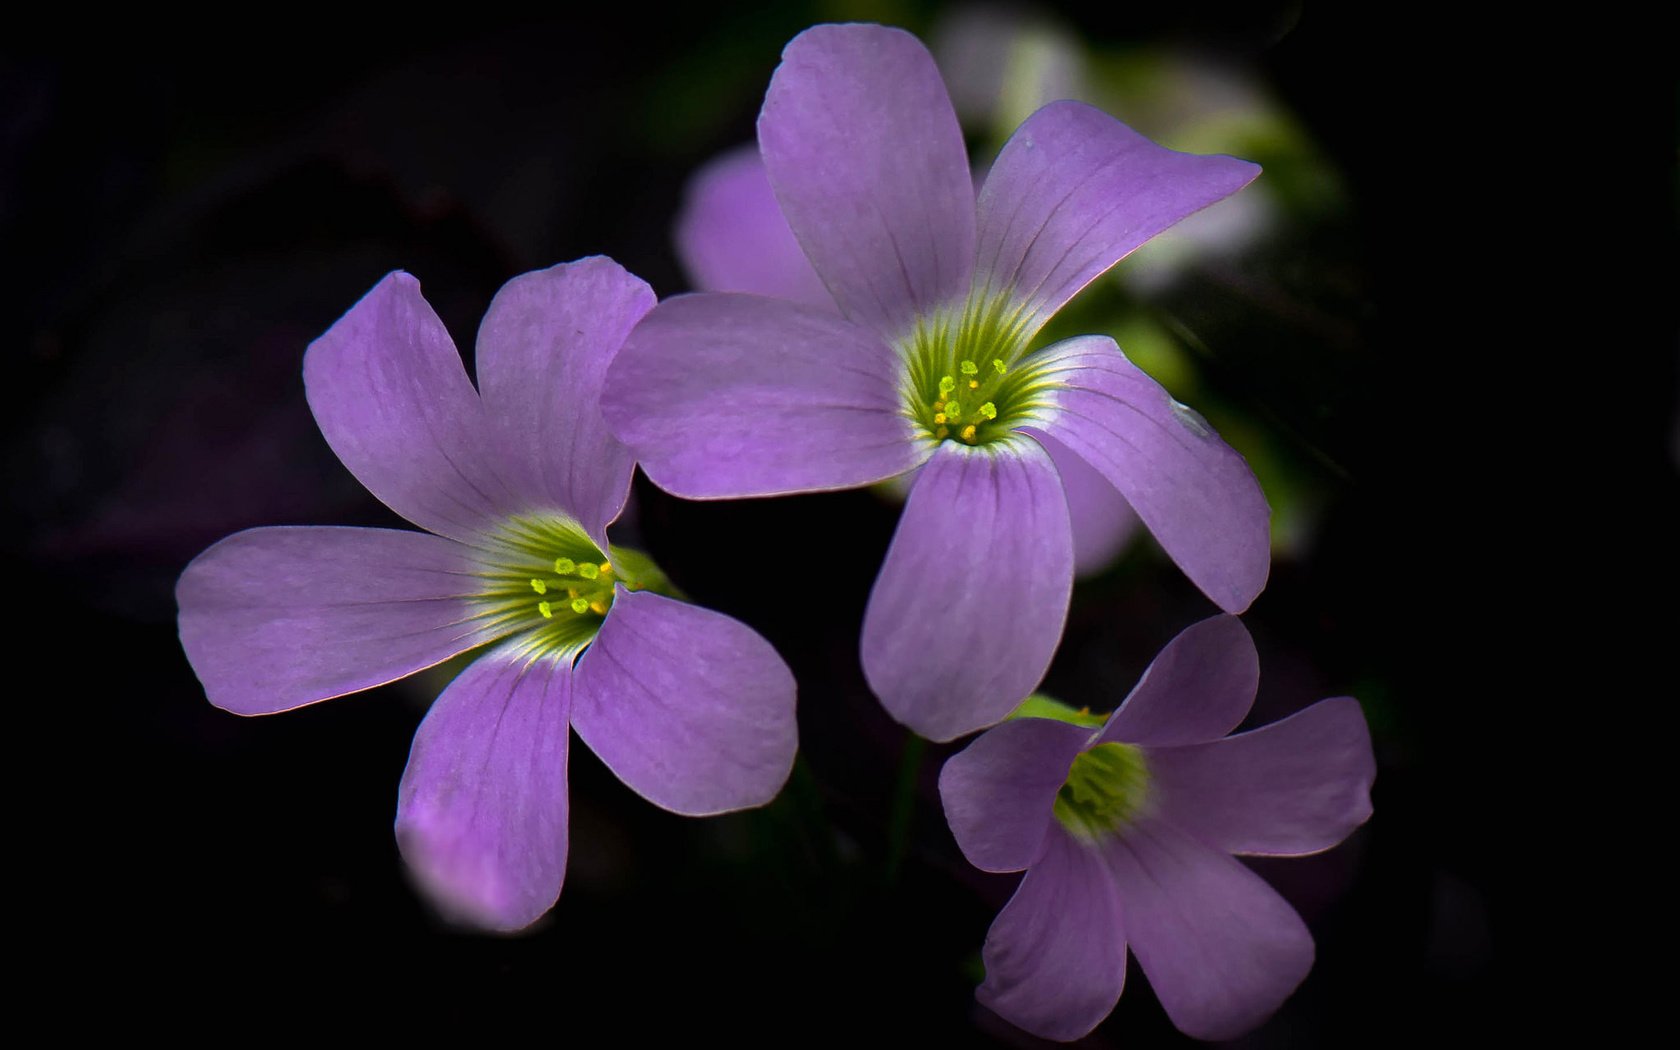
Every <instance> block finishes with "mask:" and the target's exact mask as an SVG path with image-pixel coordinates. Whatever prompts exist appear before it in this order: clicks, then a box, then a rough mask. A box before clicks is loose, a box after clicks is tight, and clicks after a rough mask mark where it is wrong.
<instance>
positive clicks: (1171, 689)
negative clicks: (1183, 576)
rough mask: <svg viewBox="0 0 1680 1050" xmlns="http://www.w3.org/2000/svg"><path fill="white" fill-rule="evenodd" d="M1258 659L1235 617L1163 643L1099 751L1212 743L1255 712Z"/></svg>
mask: <svg viewBox="0 0 1680 1050" xmlns="http://www.w3.org/2000/svg"><path fill="white" fill-rule="evenodd" d="M1259 688H1260V654H1259V653H1257V652H1255V650H1254V639H1253V638H1251V637H1249V634H1248V628H1246V627H1244V626H1243V624H1242V621H1241V620H1239V619H1237V618H1236V617H1235V616H1210V617H1208V618H1207V619H1206V620H1203V621H1201V622H1200V623H1194V624H1191V625H1190V626H1189V627H1186V628H1185V629H1184V630H1182V631H1180V632H1179V633H1178V636H1177V637H1176V638H1174V639H1173V640H1172V641H1170V642H1168V643H1167V645H1166V648H1164V649H1162V650H1161V651H1160V652H1159V653H1157V654H1156V656H1155V659H1153V660H1151V661H1150V662H1149V666H1148V667H1147V668H1145V669H1144V672H1143V677H1142V678H1141V679H1139V680H1138V684H1137V685H1136V686H1135V687H1134V688H1133V689H1132V692H1131V695H1129V696H1127V697H1126V700H1125V702H1124V703H1123V704H1121V705H1120V709H1119V710H1118V711H1115V712H1114V714H1112V715H1110V716H1109V719H1108V723H1107V724H1106V725H1104V726H1103V729H1102V733H1101V735H1100V736H1099V737H1098V742H1099V743H1105V744H1106V743H1128V744H1147V745H1149V746H1151V747H1169V746H1172V745H1175V744H1201V743H1205V742H1207V741H1209V740H1218V739H1219V738H1220V737H1222V736H1224V735H1225V734H1226V733H1229V732H1230V731H1231V730H1233V729H1235V728H1236V727H1237V724H1238V723H1239V722H1241V721H1242V720H1243V718H1245V717H1246V716H1247V715H1248V709H1249V708H1250V707H1252V706H1254V693H1255V691H1256V690H1257V689H1259Z"/></svg>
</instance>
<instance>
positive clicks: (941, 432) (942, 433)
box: [933, 427, 951, 441]
mask: <svg viewBox="0 0 1680 1050" xmlns="http://www.w3.org/2000/svg"><path fill="white" fill-rule="evenodd" d="M950 433H951V428H950V427H940V428H939V429H938V430H935V431H934V432H933V436H934V438H935V439H936V440H939V441H943V440H945V438H947V437H948V436H950Z"/></svg>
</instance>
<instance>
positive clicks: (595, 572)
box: [577, 562, 601, 580]
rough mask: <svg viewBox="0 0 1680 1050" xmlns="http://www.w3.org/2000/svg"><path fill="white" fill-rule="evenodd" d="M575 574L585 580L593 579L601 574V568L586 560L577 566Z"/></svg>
mask: <svg viewBox="0 0 1680 1050" xmlns="http://www.w3.org/2000/svg"><path fill="white" fill-rule="evenodd" d="M577 574H578V575H579V576H582V577H583V578H584V579H586V580H593V579H594V578H595V577H597V576H599V575H601V570H600V569H597V568H596V567H595V566H593V565H591V564H589V563H588V562H584V563H583V564H582V565H579V566H578V567H577Z"/></svg>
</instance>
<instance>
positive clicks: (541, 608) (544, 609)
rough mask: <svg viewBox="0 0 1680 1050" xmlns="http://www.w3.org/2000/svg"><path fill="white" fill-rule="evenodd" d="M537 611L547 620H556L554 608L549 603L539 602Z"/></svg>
mask: <svg viewBox="0 0 1680 1050" xmlns="http://www.w3.org/2000/svg"><path fill="white" fill-rule="evenodd" d="M537 611H538V612H540V613H542V614H543V619H545V620H552V619H554V607H553V606H552V605H550V604H548V603H547V602H538V603H537Z"/></svg>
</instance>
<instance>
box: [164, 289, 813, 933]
mask: <svg viewBox="0 0 1680 1050" xmlns="http://www.w3.org/2000/svg"><path fill="white" fill-rule="evenodd" d="M653 303H654V296H653V292H652V291H651V289H649V288H648V286H647V285H646V284H644V283H643V282H642V281H641V280H639V279H637V278H636V277H634V276H632V275H631V274H629V273H628V272H626V271H625V270H624V269H623V268H622V267H620V266H619V265H618V264H617V263H614V262H613V261H612V260H610V259H607V258H604V257H594V258H589V259H583V260H580V261H578V262H574V263H567V264H563V265H560V266H555V267H553V268H551V269H548V270H542V271H538V272H536V273H531V274H526V275H524V276H522V277H518V278H516V279H514V280H513V281H510V282H509V283H508V284H507V285H506V286H504V287H503V288H502V289H501V291H500V292H498V293H497V295H496V298H495V300H494V301H493V302H492V303H491V304H490V309H489V312H488V313H487V314H486V315H485V318H484V321H483V323H482V325H481V326H480V328H479V332H478V345H477V369H478V379H479V388H478V389H477V390H475V389H474V387H473V384H472V381H471V380H470V379H468V378H467V374H466V371H465V369H464V368H463V366H462V362H461V356H460V354H459V353H458V352H457V351H456V349H455V346H454V343H453V342H452V341H451V340H450V338H449V334H448V332H447V331H445V329H444V327H443V324H442V322H440V321H439V320H438V318H437V315H436V314H435V313H433V312H432V309H431V307H430V306H429V305H428V304H427V303H426V301H425V299H423V298H422V297H421V294H420V286H419V283H418V282H417V281H415V280H414V278H412V277H410V276H409V275H407V274H405V273H393V274H391V275H389V276H387V277H386V278H385V279H384V280H382V281H381V282H380V283H379V284H378V285H377V286H375V287H374V289H373V290H372V291H371V292H369V293H368V294H367V295H366V296H364V297H363V298H362V300H361V301H360V302H358V303H357V304H356V305H355V306H354V307H352V308H351V310H350V312H349V313H347V314H345V315H344V317H343V318H341V319H340V320H339V321H338V322H337V323H336V324H334V325H333V327H332V328H331V329H330V330H329V331H328V332H327V333H326V334H325V335H323V336H321V337H320V338H319V339H317V340H316V341H315V342H314V343H312V344H311V345H310V347H309V350H308V352H307V354H306V355H305V357H304V368H303V371H304V384H305V387H306V390H307V393H308V396H309V404H310V408H311V409H312V410H313V412H314V414H315V419H316V422H317V423H318V424H319V425H320V427H321V432H322V434H323V435H324V436H325V437H326V439H327V443H328V444H329V445H331V446H332V449H333V451H334V452H335V453H337V454H338V457H339V459H340V460H342V461H343V463H344V465H345V466H346V467H348V468H349V469H350V472H351V473H352V474H354V475H355V476H356V477H357V479H358V480H360V481H361V482H362V483H363V484H364V485H366V486H367V488H368V490H369V491H370V492H372V493H373V494H374V495H375V496H377V497H378V498H379V499H380V500H381V501H383V502H384V503H385V504H386V505H387V506H389V507H390V508H391V509H392V510H394V511H396V512H397V513H398V514H400V515H402V516H403V517H405V518H407V519H408V520H409V521H412V522H413V523H415V524H416V525H419V526H420V527H422V528H424V529H426V530H428V532H425V533H422V532H408V531H399V530H389V529H369V528H331V527H307V528H260V529H251V530H248V531H246V532H241V533H238V534H236V535H234V536H230V537H228V538H227V539H225V540H222V541H221V542H220V543H217V544H216V545H215V546H213V547H211V548H210V549H209V550H207V551H205V552H204V553H203V554H201V555H199V556H198V558H196V559H195V560H194V561H193V562H192V564H191V565H189V566H188V567H187V569H186V571H185V572H184V573H183V574H182V576H181V580H180V583H179V585H178V587H177V589H176V594H177V598H178V600H179V603H180V631H181V643H182V645H183V646H184V647H185V649H186V652H187V657H188V659H189V660H190V661H191V662H192V665H193V669H194V670H195V671H196V672H197V673H198V677H199V679H200V681H202V682H203V683H204V688H205V692H206V693H207V694H208V696H209V698H210V701H211V702H212V703H214V704H216V705H217V706H218V707H222V708H225V709H227V710H229V711H233V712H235V713H237V714H246V715H255V714H267V713H271V712H275V711H284V710H288V709H290V708H295V707H299V706H301V705H304V704H310V703H314V702H316V701H318V700H324V699H327V698H329V697H336V696H341V695H344V694H346V693H353V692H357V691H359V690H363V689H369V688H372V687H373V686H377V685H380V684H382V683H386V682H390V681H393V680H395V679H398V678H402V677H404V676H406V675H409V674H412V673H414V672H416V671H418V670H421V669H422V668H425V667H430V666H432V665H434V664H437V663H439V662H441V661H443V660H446V659H448V658H450V657H452V656H454V655H456V654H458V653H462V652H466V651H468V650H471V649H475V648H479V647H483V652H482V653H481V654H480V655H479V656H478V658H477V659H476V660H475V661H474V662H472V663H471V664H470V665H469V666H468V667H467V668H466V669H465V670H464V671H462V672H461V674H460V675H459V676H458V677H457V678H456V679H455V680H454V681H453V682H452V683H451V684H450V685H449V686H448V687H447V688H446V689H445V690H444V691H443V693H442V695H441V696H439V697H438V699H437V701H436V702H435V703H434V704H433V705H432V708H431V711H430V712H429V713H428V714H427V716H426V718H425V720H424V722H422V723H421V725H420V728H419V731H418V732H417V733H416V734H415V737H414V745H413V749H412V751H411V752H410V754H409V759H408V768H407V769H406V770H405V771H404V773H403V778H402V784H401V787H400V789H399V794H398V801H397V819H396V832H397V841H398V844H399V846H400V848H401V850H402V853H403V856H404V858H405V859H406V860H407V861H408V863H409V865H410V867H411V868H412V869H413V870H414V871H415V873H416V874H417V876H418V879H419V881H420V883H421V884H422V886H423V887H424V888H425V889H426V890H427V891H428V892H429V893H430V894H431V895H432V897H433V898H434V899H436V900H437V902H438V903H439V905H440V906H441V907H443V908H444V909H445V910H446V911H448V912H450V913H452V914H454V915H456V916H458V917H460V918H462V919H465V920H467V921H470V922H473V923H475V924H478V925H482V926H485V927H489V928H495V929H510V930H511V929H518V928H520V927H523V926H526V925H528V924H529V923H531V922H532V921H534V920H536V919H537V918H539V917H540V916H541V915H542V914H543V913H544V912H546V911H547V910H548V909H549V908H550V907H551V906H552V905H553V904H554V901H555V900H556V899H557V897H558V896H559V893H560V886H561V881H562V879H563V877H564V875H565V867H566V846H567V784H566V763H567V748H568V738H569V734H568V729H567V727H568V726H570V727H571V728H574V729H576V730H577V732H578V735H579V736H580V737H582V738H583V741H584V743H586V744H587V745H588V746H589V747H590V749H591V750H593V751H594V752H595V753H596V755H598V756H600V758H601V760H602V761H603V762H605V763H606V765H607V766H608V767H609V768H611V769H612V770H613V772H614V773H616V774H617V775H618V776H619V778H620V779H622V780H623V781H624V783H625V784H627V785H628V786H629V787H630V788H631V789H632V790H634V791H635V792H637V793H638V794H640V795H642V796H643V797H644V798H646V799H648V800H649V801H650V802H653V803H654V804H655V805H658V806H661V807H664V808H665V809H669V810H673V811H675V812H678V813H684V814H692V815H703V814H713V813H721V812H725V811H728V810H734V809H740V808H743V807H747V806H755V805H759V804H762V803H764V802H767V801H769V800H770V799H771V798H772V797H773V796H774V795H775V794H776V792H777V791H778V790H779V789H780V788H781V785H782V783H783V782H784V781H785V780H786V778H787V775H788V772H789V771H790V769H791V768H792V763H793V755H794V750H795V745H796V729H795V724H794V682H793V676H792V675H791V674H790V673H789V671H788V669H787V666H786V665H785V664H784V663H783V662H782V660H781V658H780V657H778V656H777V655H776V653H775V651H774V650H773V649H772V648H771V647H770V645H769V643H767V642H766V641H765V640H764V639H763V638H761V637H760V636H759V635H758V634H757V633H755V632H754V631H752V630H751V629H750V628H748V627H746V626H745V625H743V624H741V623H739V622H737V621H735V620H733V619H730V618H729V617H727V616H724V615H722V614H720V613H716V612H712V611H709V610H706V609H702V608H699V607H697V606H694V605H691V604H688V603H687V602H685V601H682V600H680V598H679V596H678V594H677V592H676V591H675V590H674V588H673V587H672V586H671V584H670V583H669V581H668V580H667V579H666V577H665V576H664V574H663V573H661V572H660V571H659V569H658V568H657V567H656V566H655V565H654V564H653V562H652V561H651V560H650V559H649V558H648V557H647V556H646V555H644V554H640V553H638V552H636V551H632V550H626V549H622V548H618V547H611V546H609V544H608V541H607V535H606V529H607V525H608V524H609V523H610V522H612V521H613V520H614V519H615V518H616V517H617V516H618V514H619V512H620V511H621V510H622V509H623V506H624V502H625V499H626V498H627V496H628V493H629V486H630V476H631V471H632V469H633V467H634V461H633V459H632V456H631V454H630V452H629V451H628V450H627V449H625V448H624V446H623V445H621V444H619V443H618V442H617V441H616V440H614V438H613V437H612V435H611V434H610V433H609V432H608V431H607V429H606V426H605V423H604V422H603V421H602V419H601V415H600V408H599V397H600V388H601V382H602V377H603V375H604V374H605V372H606V369H607V364H608V362H609V361H610V360H611V358H612V355H613V354H614V353H615V352H617V350H618V349H619V347H620V346H621V345H622V343H623V340H624V336H625V334H626V333H627V332H629V330H630V329H631V327H632V326H633V325H634V324H635V323H636V322H637V321H638V320H640V319H641V318H642V316H643V315H645V314H646V313H647V312H648V310H649V309H651V308H652V306H653Z"/></svg>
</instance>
